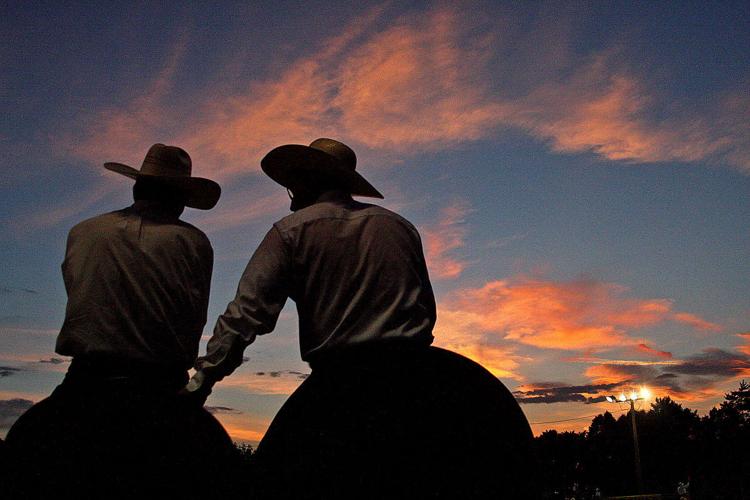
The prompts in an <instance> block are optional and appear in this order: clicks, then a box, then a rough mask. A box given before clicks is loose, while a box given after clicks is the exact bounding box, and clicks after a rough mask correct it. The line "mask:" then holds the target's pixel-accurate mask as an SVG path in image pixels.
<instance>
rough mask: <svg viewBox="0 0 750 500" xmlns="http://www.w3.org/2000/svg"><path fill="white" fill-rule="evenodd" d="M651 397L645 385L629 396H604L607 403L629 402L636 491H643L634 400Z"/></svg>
mask: <svg viewBox="0 0 750 500" xmlns="http://www.w3.org/2000/svg"><path fill="white" fill-rule="evenodd" d="M650 397H651V393H650V392H649V390H648V389H646V388H645V387H641V391H640V394H638V393H637V392H635V391H632V392H631V393H630V397H629V398H628V397H627V396H625V394H624V393H621V394H620V396H619V397H617V396H605V399H606V400H607V402H608V403H617V404H621V403H625V402H629V403H630V423H631V425H632V426H633V458H634V466H635V487H636V488H638V493H643V472H642V469H641V450H640V448H639V447H638V427H637V426H636V422H635V402H636V401H645V400H647V399H648V398H650Z"/></svg>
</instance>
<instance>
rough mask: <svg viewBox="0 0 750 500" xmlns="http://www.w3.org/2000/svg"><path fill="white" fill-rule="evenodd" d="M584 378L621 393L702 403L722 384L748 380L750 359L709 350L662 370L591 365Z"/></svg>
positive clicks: (737, 354)
mask: <svg viewBox="0 0 750 500" xmlns="http://www.w3.org/2000/svg"><path fill="white" fill-rule="evenodd" d="M585 375H586V376H588V377H589V378H591V379H592V380H593V381H594V383H596V384H616V385H617V386H618V388H620V389H621V390H629V389H630V388H634V387H637V386H640V385H646V386H648V387H649V389H650V390H651V391H652V392H653V393H654V394H655V395H656V396H665V395H669V396H671V397H673V398H678V399H684V400H687V401H702V400H705V399H709V398H713V397H716V396H718V395H720V394H721V390H720V389H719V386H720V385H721V384H722V383H726V382H728V381H731V380H735V379H738V378H742V377H747V376H750V356H748V355H747V354H743V353H734V352H729V351H725V350H723V349H715V348H709V349H704V350H703V351H702V352H700V353H698V354H694V355H691V356H687V357H686V358H685V359H683V360H678V361H675V362H672V363H669V364H662V365H661V366H659V365H655V364H650V365H635V364H623V363H621V362H612V363H609V364H599V365H594V366H590V367H589V368H587V369H586V371H585Z"/></svg>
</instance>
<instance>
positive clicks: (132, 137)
mask: <svg viewBox="0 0 750 500" xmlns="http://www.w3.org/2000/svg"><path fill="white" fill-rule="evenodd" d="M386 11H387V7H382V6H381V7H378V8H375V9H372V10H371V11H369V12H367V13H365V14H363V15H362V16H360V17H358V18H356V19H354V20H353V21H352V22H351V24H350V25H349V26H348V27H344V28H342V29H341V30H340V31H339V32H338V33H337V34H336V36H333V37H330V38H328V39H324V40H323V41H322V42H321V43H320V44H319V46H318V47H317V48H316V49H317V50H316V51H315V55H314V56H305V57H303V58H300V59H298V60H296V61H293V62H291V63H290V64H288V65H287V66H286V67H284V68H283V69H282V70H281V71H280V72H279V73H277V74H274V75H271V76H269V77H267V78H266V79H265V80H254V81H248V82H247V83H246V85H245V88H244V90H241V91H238V92H234V93H231V94H229V95H220V96H217V95H216V92H205V93H204V97H201V98H199V99H198V101H196V102H191V103H190V112H189V113H188V112H187V111H185V109H180V107H179V106H177V107H175V106H174V105H167V104H166V103H167V99H168V98H169V99H171V100H172V101H174V96H173V95H172V94H173V92H174V89H173V81H174V79H175V76H176V75H177V74H178V72H179V71H180V70H182V69H183V67H182V65H181V62H182V56H183V54H184V53H185V49H186V48H187V37H186V36H185V35H184V34H183V35H181V36H179V37H177V41H176V43H175V44H174V47H173V49H172V51H171V54H170V55H169V56H168V58H167V60H166V62H165V64H164V67H163V70H162V71H161V73H160V74H158V75H157V76H156V77H155V79H154V80H153V82H152V84H151V86H150V87H149V88H147V89H146V90H145V91H144V92H143V93H142V94H141V95H140V96H137V97H135V98H133V100H132V101H131V102H129V103H126V104H125V105H123V106H119V107H113V108H111V109H107V110H104V111H98V112H97V111H95V112H94V113H93V114H91V115H90V116H89V117H88V119H86V120H84V125H83V130H82V131H79V132H80V133H72V132H71V133H69V134H68V135H66V136H65V137H63V145H64V146H67V149H68V151H69V152H70V153H71V154H73V155H74V156H77V157H80V158H84V159H86V160H89V161H92V162H95V163H97V164H98V163H100V162H101V161H102V159H103V158H107V159H113V160H118V159H119V160H120V161H126V162H127V161H131V162H133V163H136V164H137V163H138V162H139V161H140V159H141V156H142V154H143V152H144V151H145V150H146V148H147V147H148V146H149V145H150V144H151V142H153V141H155V140H157V138H158V139H159V140H164V141H172V142H173V143H177V144H180V145H182V146H184V147H186V149H188V151H189V152H190V153H191V155H193V159H194V160H195V165H196V173H198V174H210V175H212V176H213V177H215V178H218V179H220V180H222V179H228V178H231V177H232V176H235V175H242V174H247V173H254V172H257V171H258V164H259V160H260V158H261V156H262V155H263V154H264V153H265V152H266V151H268V150H269V149H270V148H271V147H273V146H276V145H278V144H282V143H287V142H298V143H307V142H309V141H310V140H312V139H313V138H315V137H318V136H325V135H328V136H334V137H338V138H342V139H344V140H347V141H351V142H353V143H354V144H360V145H365V146H368V147H370V148H375V149H381V150H389V151H398V152H400V153H402V154H403V153H413V152H414V151H420V150H441V149H446V148H450V147H453V146H455V145H456V144H457V143H461V142H465V141H472V140H477V139H481V138H486V137H489V136H491V135H493V134H495V133H496V132H497V131H498V130H500V129H501V128H503V127H517V128H521V129H524V130H526V131H527V132H528V133H530V134H532V135H534V136H536V137H540V138H543V139H546V140H549V142H550V144H551V146H552V148H553V149H554V150H556V151H561V152H581V151H593V152H595V153H597V154H599V155H601V156H603V157H605V158H608V159H612V160H628V161H638V162H657V161H668V160H679V161H697V160H705V159H707V158H709V157H712V156H713V155H716V154H721V155H723V156H724V157H726V159H727V161H729V162H730V163H732V164H734V165H736V166H739V167H740V168H743V169H750V161H748V158H750V153H748V151H750V146H749V145H748V144H747V139H746V136H747V135H748V134H745V132H747V122H748V120H747V118H748V117H749V116H750V99H749V98H747V97H746V96H744V95H743V93H741V92H738V93H737V94H736V95H730V96H728V97H726V98H725V99H724V100H723V101H722V102H720V103H719V104H718V105H717V109H716V110H715V112H714V113H713V114H711V113H701V114H698V113H693V114H692V115H687V116H686V115H685V113H681V114H678V113H670V114H668V115H669V116H673V118H670V119H667V120H660V121H658V122H657V121H655V120H654V119H652V118H650V117H649V115H648V112H649V111H650V109H651V108H652V107H654V106H655V104H657V103H656V102H655V101H656V96H655V95H654V93H653V92H652V91H651V89H650V88H649V87H648V85H647V84H646V83H645V82H643V81H642V80H640V79H639V78H637V77H636V76H635V75H633V74H632V72H629V71H628V70H627V69H626V65H624V64H622V63H618V62H617V61H616V57H615V56H616V53H615V52H614V51H611V50H610V51H604V52H602V53H600V54H598V55H597V56H595V57H594V58H593V59H592V60H590V61H588V62H583V63H581V62H579V61H574V60H571V62H569V64H568V66H566V67H562V68H558V70H557V73H553V74H550V75H547V77H546V80H543V82H542V83H540V84H538V85H536V86H532V87H530V88H529V90H528V92H527V93H526V94H525V95H520V96H518V95H516V96H514V97H513V98H510V97H506V96H504V94H503V92H502V89H501V88H500V89H498V88H497V83H498V81H502V79H501V76H502V74H503V72H504V71H505V70H506V69H507V68H494V67H492V64H491V61H492V60H493V58H494V57H495V56H496V55H497V54H498V53H501V52H502V50H503V49H505V46H504V45H503V42H502V39H501V38H500V36H499V35H498V33H497V32H495V31H492V30H489V31H488V30H487V29H482V28H480V27H479V26H476V25H475V23H474V22H472V21H470V20H469V18H468V17H467V16H463V15H461V14H460V13H459V12H458V11H457V10H455V9H446V8H442V9H434V10H432V11H430V12H427V13H426V14H422V15H411V16H403V17H401V18H397V19H394V20H390V21H389V23H388V26H387V27H386V28H383V29H378V28H376V27H375V26H376V25H375V23H376V22H377V21H378V20H379V19H381V18H382V17H383V15H384V13H385V12H386ZM562 31H563V32H564V31H565V30H562ZM550 32H552V33H558V31H555V30H552V31H550ZM560 36H562V35H560ZM563 38H565V37H563ZM560 43H570V42H569V41H567V40H562V41H560ZM550 45H554V40H552V41H551V43H550ZM537 56H538V54H537ZM529 64H531V63H529ZM575 65H577V66H575ZM526 70H529V68H525V69H524V68H518V69H516V72H519V73H523V72H524V71H526ZM556 74H565V75H570V76H566V77H560V78H556V77H555V75H556ZM212 85H216V84H215V83H213V84H212ZM183 107H184V106H183ZM188 115H189V119H187V116H188ZM714 115H716V117H717V118H714V117H713V116H714Z"/></svg>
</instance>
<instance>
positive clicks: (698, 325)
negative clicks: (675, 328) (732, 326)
mask: <svg viewBox="0 0 750 500" xmlns="http://www.w3.org/2000/svg"><path fill="white" fill-rule="evenodd" d="M673 318H674V320H675V321H679V322H680V323H685V324H686V325H690V326H692V327H693V328H695V329H696V330H706V331H710V332H718V331H721V325H717V324H716V323H711V322H710V321H706V320H705V319H703V318H701V317H699V316H696V315H695V314H691V313H685V312H678V313H675V314H674V315H673Z"/></svg>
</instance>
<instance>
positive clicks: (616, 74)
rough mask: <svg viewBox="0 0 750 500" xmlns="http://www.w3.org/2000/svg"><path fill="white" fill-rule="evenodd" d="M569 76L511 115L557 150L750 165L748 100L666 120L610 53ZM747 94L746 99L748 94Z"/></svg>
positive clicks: (627, 158) (640, 159)
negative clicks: (721, 159)
mask: <svg viewBox="0 0 750 500" xmlns="http://www.w3.org/2000/svg"><path fill="white" fill-rule="evenodd" d="M571 75H572V76H570V77H568V78H566V79H561V80H557V81H551V82H548V83H544V84H542V85H540V86H539V87H537V88H535V89H533V90H532V91H531V92H530V93H529V95H528V96H526V97H525V98H523V99H521V100H520V101H519V103H518V104H517V107H516V111H517V112H516V113H514V114H513V116H512V117H511V119H510V121H511V122H512V123H513V124H514V125H517V126H519V127H521V128H524V129H526V130H527V131H529V132H530V133H531V134H532V135H535V136H538V137H541V138H545V139H548V140H549V141H550V144H551V146H552V149H553V150H555V151H560V152H571V153H576V152H582V151H592V152H594V153H597V154H599V155H601V156H603V157H605V158H607V159H610V160H624V161H635V162H644V163H650V162H662V161H686V162H694V161H699V160H706V159H709V158H712V157H715V156H717V155H718V156H723V157H724V161H726V162H727V163H729V164H732V165H734V166H737V167H739V168H740V169H743V170H749V169H750V162H748V161H746V160H747V156H748V144H747V141H746V139H744V138H743V135H742V132H743V125H744V128H746V127H747V126H746V124H744V123H743V122H746V120H747V118H748V117H750V112H749V110H748V108H750V106H748V105H747V104H746V103H744V104H745V105H744V106H736V102H735V101H737V100H738V99H739V100H742V99H743V98H742V97H736V98H735V99H734V100H733V101H732V102H735V106H732V107H729V106H721V105H719V106H717V107H716V109H714V110H712V111H713V115H712V114H711V113H709V112H703V113H700V114H699V113H692V114H688V115H686V113H685V112H684V111H682V112H681V111H679V110H669V112H668V113H667V116H668V117H669V118H667V119H662V120H660V121H656V120H655V119H653V118H652V117H651V116H650V114H649V113H650V112H651V110H652V108H654V107H655V106H657V105H658V103H657V102H656V101H657V100H656V96H655V95H654V94H653V92H651V91H650V89H649V87H648V86H647V85H646V84H645V82H643V81H642V80H640V79H638V78H637V77H636V76H635V75H633V74H632V73H631V72H629V71H628V70H626V69H624V65H623V64H621V63H618V62H617V61H616V57H615V52H614V51H605V52H603V53H601V54H599V55H597V56H596V57H594V58H593V60H592V61H591V62H589V63H585V64H582V65H580V66H579V67H578V68H575V71H573V72H572V74H571ZM744 99H745V100H747V98H744Z"/></svg>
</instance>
